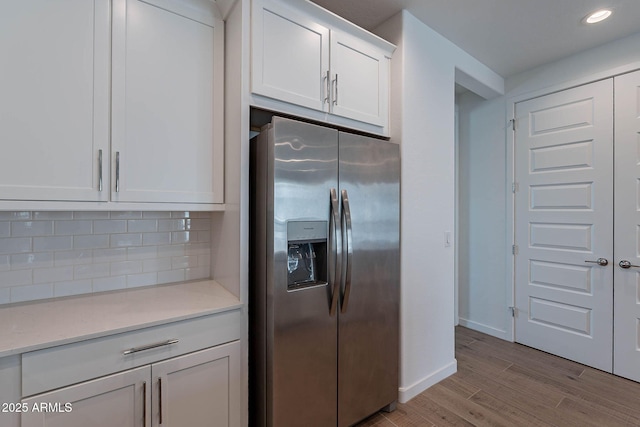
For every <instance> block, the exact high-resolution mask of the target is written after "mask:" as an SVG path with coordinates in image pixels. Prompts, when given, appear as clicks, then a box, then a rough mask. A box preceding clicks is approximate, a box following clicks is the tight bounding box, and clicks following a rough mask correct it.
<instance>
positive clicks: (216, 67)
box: [111, 0, 224, 203]
mask: <svg viewBox="0 0 640 427" xmlns="http://www.w3.org/2000/svg"><path fill="white" fill-rule="evenodd" d="M223 38H224V26H223V22H222V21H221V20H220V19H218V17H217V16H216V9H215V4H214V3H213V2H210V1H206V0H193V1H177V0H147V1H144V2H143V1H139V0H114V2H113V101H112V102H113V104H112V108H113V110H112V120H113V121H112V168H113V170H112V171H113V173H114V179H112V187H111V188H112V200H114V201H126V202H176V203H180V202H184V203H222V202H223V198H222V196H223V195H222V192H223V176H224V175H223V170H222V168H223V164H224V163H223V162H224V158H223V138H224V135H223V128H222V126H223V123H222V114H223V112H222V105H223V104H222V103H223V100H224V97H223V93H222V89H223V85H224V80H223V69H224V67H223V65H224V64H223V60H224V52H223V47H224V39H223Z"/></svg>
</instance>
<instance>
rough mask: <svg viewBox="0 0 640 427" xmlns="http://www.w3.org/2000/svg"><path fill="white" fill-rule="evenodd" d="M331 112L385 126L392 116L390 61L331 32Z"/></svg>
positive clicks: (354, 39) (352, 39)
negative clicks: (390, 104) (390, 107)
mask: <svg viewBox="0 0 640 427" xmlns="http://www.w3.org/2000/svg"><path fill="white" fill-rule="evenodd" d="M331 73H332V77H331V79H332V81H331V89H332V101H331V112H332V113H333V114H336V115H339V116H343V117H347V118H350V119H354V120H359V121H361V122H365V123H371V124H374V125H379V126H385V125H386V124H387V122H388V115H389V112H388V110H389V59H388V58H387V57H386V56H385V53H384V52H383V51H381V50H379V49H377V48H376V47H374V46H372V45H370V44H368V43H366V42H364V41H362V40H360V39H358V38H357V37H354V36H351V35H349V34H346V33H342V32H340V31H331Z"/></svg>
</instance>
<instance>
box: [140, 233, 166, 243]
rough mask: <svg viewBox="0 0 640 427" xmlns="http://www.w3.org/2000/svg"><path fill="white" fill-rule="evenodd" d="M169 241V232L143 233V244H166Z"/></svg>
mask: <svg viewBox="0 0 640 427" xmlns="http://www.w3.org/2000/svg"><path fill="white" fill-rule="evenodd" d="M170 243H171V233H143V234H142V245H143V246H158V245H168V244H170Z"/></svg>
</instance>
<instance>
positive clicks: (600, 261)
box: [585, 258, 629, 268]
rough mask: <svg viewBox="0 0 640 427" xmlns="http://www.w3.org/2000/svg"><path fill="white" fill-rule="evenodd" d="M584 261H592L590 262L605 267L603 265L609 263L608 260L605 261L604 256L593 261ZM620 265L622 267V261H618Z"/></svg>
mask: <svg viewBox="0 0 640 427" xmlns="http://www.w3.org/2000/svg"><path fill="white" fill-rule="evenodd" d="M585 262H592V263H594V264H598V265H600V266H602V267H605V266H607V265H609V261H607V259H606V258H598V259H597V260H595V261H585ZM627 262H628V261H627ZM620 267H622V261H620ZM622 268H629V267H622Z"/></svg>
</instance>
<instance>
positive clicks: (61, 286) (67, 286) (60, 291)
mask: <svg viewBox="0 0 640 427" xmlns="http://www.w3.org/2000/svg"><path fill="white" fill-rule="evenodd" d="M92 290H93V285H92V283H91V280H72V281H69V282H60V283H54V284H53V296H54V297H68V296H71V295H80V294H90V293H91V291H92Z"/></svg>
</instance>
